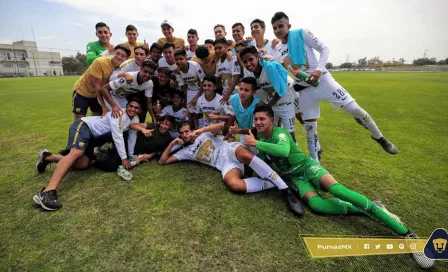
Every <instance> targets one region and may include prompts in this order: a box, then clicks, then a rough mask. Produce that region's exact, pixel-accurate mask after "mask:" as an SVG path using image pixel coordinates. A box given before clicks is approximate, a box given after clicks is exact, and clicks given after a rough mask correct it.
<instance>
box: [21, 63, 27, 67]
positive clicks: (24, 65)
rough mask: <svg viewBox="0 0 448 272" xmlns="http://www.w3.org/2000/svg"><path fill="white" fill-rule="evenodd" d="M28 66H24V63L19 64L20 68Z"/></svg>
mask: <svg viewBox="0 0 448 272" xmlns="http://www.w3.org/2000/svg"><path fill="white" fill-rule="evenodd" d="M27 66H28V65H26V64H23V63H19V67H20V68H26V67H27Z"/></svg>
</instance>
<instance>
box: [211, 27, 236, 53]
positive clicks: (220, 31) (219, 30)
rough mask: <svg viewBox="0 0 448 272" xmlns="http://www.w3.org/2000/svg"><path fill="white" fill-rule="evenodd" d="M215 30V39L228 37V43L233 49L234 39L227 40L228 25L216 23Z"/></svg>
mask: <svg viewBox="0 0 448 272" xmlns="http://www.w3.org/2000/svg"><path fill="white" fill-rule="evenodd" d="M213 32H214V33H215V40H217V39H226V41H227V44H228V45H229V46H230V49H232V48H233V47H234V46H235V43H234V42H233V41H232V40H227V38H226V35H227V32H226V27H225V26H224V25H221V24H217V25H215V27H213Z"/></svg>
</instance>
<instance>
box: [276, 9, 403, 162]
mask: <svg viewBox="0 0 448 272" xmlns="http://www.w3.org/2000/svg"><path fill="white" fill-rule="evenodd" d="M271 23H272V28H273V29H274V34H275V36H276V37H277V38H279V39H280V40H281V41H282V42H281V43H280V44H279V45H278V46H277V47H276V59H277V60H278V61H280V62H281V63H282V65H283V66H284V67H285V69H286V70H289V71H291V70H292V71H295V70H298V69H300V70H302V71H305V72H307V73H308V74H310V75H311V76H313V77H314V81H316V80H320V84H319V86H318V87H312V86H310V87H308V88H306V89H304V90H302V91H301V92H300V99H299V107H300V111H301V112H302V113H303V119H304V121H305V127H306V133H307V139H308V149H309V152H310V155H311V157H313V159H315V160H318V157H317V152H318V150H319V149H320V148H319V143H318V137H317V118H319V117H320V101H321V100H325V101H328V102H330V103H331V104H332V105H333V107H334V108H335V109H338V108H343V109H344V110H345V111H346V112H347V113H349V114H350V115H352V116H353V117H354V118H355V120H356V122H358V123H359V124H361V125H362V126H364V127H365V128H367V129H368V130H369V131H370V133H371V135H372V138H373V139H374V140H375V141H376V142H378V143H379V144H380V145H381V147H382V148H383V149H384V150H385V151H386V152H388V153H390V154H397V153H398V149H397V148H396V147H395V145H394V144H393V143H392V142H390V141H389V140H387V139H386V138H385V137H384V136H383V134H382V133H381V131H380V130H379V128H378V126H377V125H376V124H375V122H374V121H373V119H372V117H370V115H369V114H368V113H367V112H366V111H365V110H364V109H363V108H361V107H360V106H359V105H358V103H357V102H356V101H355V99H353V98H352V96H351V95H350V94H349V93H348V92H347V91H346V90H345V89H344V88H343V87H342V86H341V85H340V84H339V83H338V82H336V80H334V79H333V77H332V76H331V74H330V72H329V71H327V69H326V68H325V65H326V64H327V60H328V55H329V49H328V47H326V46H325V45H324V44H323V43H322V42H321V41H320V40H319V39H318V38H317V37H316V36H314V35H313V34H312V33H311V32H310V31H309V30H308V29H298V30H290V28H291V24H289V18H288V16H286V14H285V13H283V12H277V13H275V14H274V16H273V17H272V20H271ZM314 50H316V51H317V52H319V54H320V57H319V59H317V57H316V55H315V53H314Z"/></svg>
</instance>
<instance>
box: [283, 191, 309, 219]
mask: <svg viewBox="0 0 448 272" xmlns="http://www.w3.org/2000/svg"><path fill="white" fill-rule="evenodd" d="M282 194H283V195H284V198H285V200H286V204H287V205H288V208H289V210H290V211H291V212H292V213H293V214H294V215H296V216H303V215H304V214H305V208H304V205H303V202H302V201H301V200H300V199H299V198H298V196H297V194H296V193H295V192H294V190H292V189H290V188H286V189H283V190H282Z"/></svg>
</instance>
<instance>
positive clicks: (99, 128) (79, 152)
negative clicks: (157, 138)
mask: <svg viewBox="0 0 448 272" xmlns="http://www.w3.org/2000/svg"><path fill="white" fill-rule="evenodd" d="M139 110H140V102H139V101H133V100H131V101H130V102H129V103H128V104H127V106H126V111H124V112H123V113H122V114H121V115H120V117H119V118H114V117H112V115H111V112H109V113H107V114H106V115H105V116H104V117H100V116H90V117H83V118H81V119H77V120H75V121H74V122H73V123H72V125H71V126H70V129H69V136H68V141H67V147H66V149H67V150H69V153H68V154H67V155H65V156H62V155H53V154H51V152H48V151H47V150H42V151H41V152H40V153H39V159H38V162H37V165H36V168H37V171H38V172H39V173H43V172H44V171H45V168H46V167H47V165H48V164H49V163H51V162H57V164H56V168H55V169H54V172H53V175H52V176H51V178H50V181H49V183H48V185H47V187H46V188H45V187H44V188H43V189H42V190H41V191H40V192H39V193H38V194H36V195H35V196H34V197H33V200H34V202H36V203H37V204H39V205H40V206H41V207H42V208H43V209H45V210H48V211H56V210H58V209H60V208H61V207H62V205H61V203H59V201H58V198H57V194H56V189H57V188H58V186H59V184H60V183H61V181H62V179H63V178H64V176H65V174H67V172H68V170H69V169H70V168H71V167H73V168H76V169H85V168H87V167H88V166H89V165H90V159H89V157H88V156H87V155H89V154H91V153H92V152H93V146H92V145H91V143H92V142H93V141H94V139H95V138H99V137H101V136H103V135H106V134H108V133H112V138H113V141H114V144H115V148H116V149H117V150H118V153H119V155H120V158H121V163H122V165H123V166H124V167H125V168H126V169H129V168H130V167H131V164H130V162H129V160H128V154H126V148H125V145H124V139H123V132H124V131H127V130H128V129H129V125H130V124H132V123H138V117H137V114H138V112H139ZM134 145H135V137H131V135H130V136H129V138H128V151H129V154H130V155H132V154H133V152H134Z"/></svg>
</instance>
